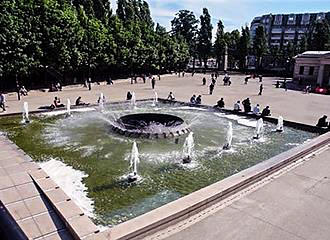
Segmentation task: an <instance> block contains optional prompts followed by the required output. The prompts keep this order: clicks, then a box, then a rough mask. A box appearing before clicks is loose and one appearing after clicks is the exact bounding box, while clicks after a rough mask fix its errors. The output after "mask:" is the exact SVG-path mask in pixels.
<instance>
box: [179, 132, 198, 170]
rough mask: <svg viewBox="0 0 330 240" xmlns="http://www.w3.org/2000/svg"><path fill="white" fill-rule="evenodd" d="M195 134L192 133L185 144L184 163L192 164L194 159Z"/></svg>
mask: <svg viewBox="0 0 330 240" xmlns="http://www.w3.org/2000/svg"><path fill="white" fill-rule="evenodd" d="M194 148H195V143H194V134H193V132H190V133H189V135H188V137H187V138H186V140H185V142H184V144H183V159H182V161H183V163H190V162H191V159H192V158H193V157H194Z"/></svg>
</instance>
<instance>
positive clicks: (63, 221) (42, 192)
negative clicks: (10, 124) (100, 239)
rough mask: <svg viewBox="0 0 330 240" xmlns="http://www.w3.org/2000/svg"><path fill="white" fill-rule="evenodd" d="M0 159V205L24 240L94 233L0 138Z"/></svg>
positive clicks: (42, 175) (74, 208) (70, 204)
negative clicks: (20, 231)
mask: <svg viewBox="0 0 330 240" xmlns="http://www.w3.org/2000/svg"><path fill="white" fill-rule="evenodd" d="M0 156H1V157H0V202H1V204H2V205H3V206H4V207H5V208H6V210H7V211H8V213H9V214H10V215H11V217H12V218H13V220H15V221H16V223H17V225H18V227H19V228H20V229H21V230H22V232H23V234H24V235H25V236H26V238H27V239H36V240H55V239H62V240H71V239H74V237H75V238H77V237H78V238H79V239H83V238H84V237H87V236H90V235H94V234H95V233H97V232H98V229H97V227H96V226H95V225H94V224H93V223H92V222H91V220H90V219H89V218H88V217H87V216H85V215H84V214H83V212H82V211H81V210H80V208H79V207H78V206H77V205H76V204H75V203H73V202H72V200H71V199H70V198H69V197H68V196H67V195H66V194H65V193H64V192H63V191H62V190H61V189H60V188H59V187H58V186H57V185H56V184H55V182H53V180H52V179H50V178H49V176H48V175H47V174H46V173H45V172H44V171H43V170H42V169H41V168H40V167H39V165H38V164H37V163H35V162H33V161H32V159H31V158H30V157H28V156H27V155H25V154H24V152H23V151H22V150H20V149H19V148H18V147H17V146H16V145H15V144H13V143H12V142H10V141H9V140H8V139H6V137H4V136H1V135H0ZM2 224H3V223H2ZM11 227H14V226H11ZM11 237H13V236H11ZM9 239H14V238H9ZM15 239H16V238H15ZM24 239H25V238H24Z"/></svg>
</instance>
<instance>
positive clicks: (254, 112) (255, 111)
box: [253, 104, 260, 115]
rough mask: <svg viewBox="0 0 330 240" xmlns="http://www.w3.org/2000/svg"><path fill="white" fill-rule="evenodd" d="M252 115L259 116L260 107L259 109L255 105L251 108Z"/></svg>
mask: <svg viewBox="0 0 330 240" xmlns="http://www.w3.org/2000/svg"><path fill="white" fill-rule="evenodd" d="M253 114H255V115H259V114H260V107H259V104H257V105H256V106H255V107H254V108H253Z"/></svg>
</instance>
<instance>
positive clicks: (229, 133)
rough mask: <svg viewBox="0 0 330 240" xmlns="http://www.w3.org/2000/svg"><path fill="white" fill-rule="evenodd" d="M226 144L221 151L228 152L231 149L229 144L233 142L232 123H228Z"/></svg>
mask: <svg viewBox="0 0 330 240" xmlns="http://www.w3.org/2000/svg"><path fill="white" fill-rule="evenodd" d="M226 140H227V141H226V144H225V145H224V146H223V149H225V150H229V149H230V148H231V142H232V140H233V124H232V122H229V123H228V129H227V139H226Z"/></svg>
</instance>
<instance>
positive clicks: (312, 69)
mask: <svg viewBox="0 0 330 240" xmlns="http://www.w3.org/2000/svg"><path fill="white" fill-rule="evenodd" d="M308 74H309V75H314V67H309V73H308Z"/></svg>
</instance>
